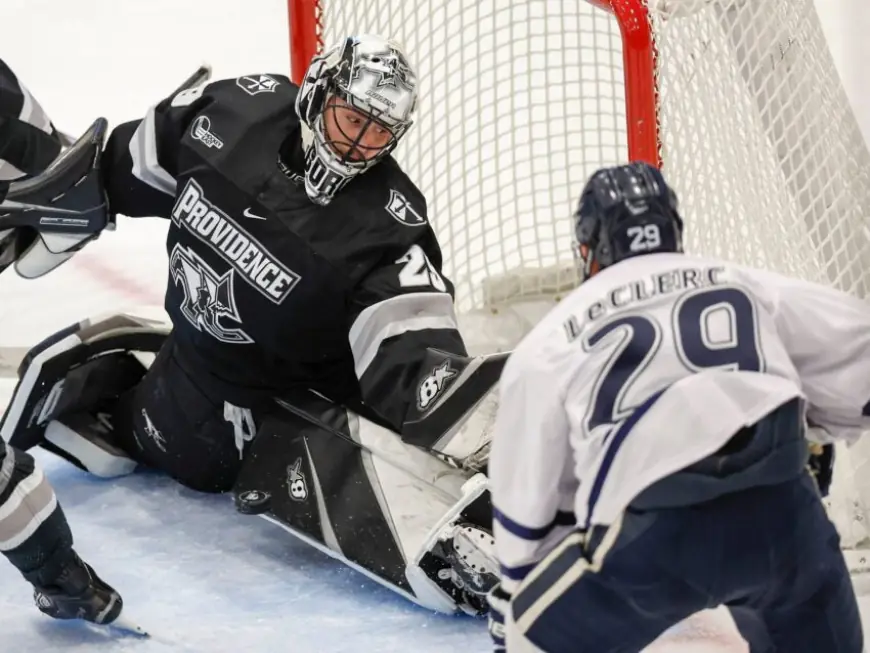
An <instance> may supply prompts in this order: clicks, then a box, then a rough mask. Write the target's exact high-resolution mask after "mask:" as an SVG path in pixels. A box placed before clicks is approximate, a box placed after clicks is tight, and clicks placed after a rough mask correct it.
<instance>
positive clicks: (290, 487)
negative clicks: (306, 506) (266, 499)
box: [287, 458, 308, 501]
mask: <svg viewBox="0 0 870 653" xmlns="http://www.w3.org/2000/svg"><path fill="white" fill-rule="evenodd" d="M287 491H288V492H289V493H290V498H291V499H293V501H305V500H306V499H307V498H308V483H307V482H306V481H305V474H303V473H302V458H297V459H296V462H295V463H293V464H292V465H288V466H287Z"/></svg>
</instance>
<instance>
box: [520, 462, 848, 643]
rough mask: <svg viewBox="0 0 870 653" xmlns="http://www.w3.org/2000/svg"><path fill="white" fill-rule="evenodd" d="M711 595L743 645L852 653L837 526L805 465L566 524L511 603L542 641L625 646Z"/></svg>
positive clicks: (525, 627)
mask: <svg viewBox="0 0 870 653" xmlns="http://www.w3.org/2000/svg"><path fill="white" fill-rule="evenodd" d="M718 605H727V606H729V607H730V608H732V614H733V615H735V621H736V622H737V624H738V627H739V629H740V631H741V634H743V636H744V638H746V639H747V641H749V643H750V651H751V653H773V652H776V653H822V652H824V653H861V651H862V648H863V634H862V630H861V621H860V616H859V614H858V606H857V602H856V599H855V594H854V590H853V587H852V583H851V579H850V577H849V573H848V570H847V569H846V565H845V561H844V560H843V555H842V553H841V551H840V545H839V537H838V535H837V532H836V530H835V529H834V526H833V524H832V523H831V522H830V520H829V519H828V517H827V514H826V513H825V510H824V507H823V505H822V503H821V501H820V499H819V497H818V494H817V491H816V487H815V485H814V483H813V481H812V480H811V478H810V477H809V476H808V475H804V476H801V477H799V478H797V479H795V480H793V481H789V482H786V483H782V484H779V485H772V486H767V487H757V488H752V489H749V490H744V491H741V492H735V493H733V494H729V495H725V496H722V497H719V498H717V499H714V500H712V501H709V502H707V503H703V504H699V505H694V506H690V507H681V508H670V509H664V510H655V511H646V512H637V511H628V512H626V513H625V515H624V518H623V519H622V520H621V522H617V523H615V524H614V525H612V526H610V527H609V528H596V529H594V530H593V531H592V532H591V533H590V534H588V535H585V536H584V535H581V534H580V533H576V534H573V535H570V536H569V537H568V538H566V539H565V540H564V541H563V543H562V544H561V545H560V546H558V547H557V548H556V549H555V550H554V551H553V552H552V553H551V554H550V555H549V556H548V557H547V558H545V559H544V560H543V561H542V562H541V563H540V564H539V565H538V566H537V567H535V569H534V570H532V572H531V573H530V574H529V576H528V577H527V578H526V580H525V581H524V582H523V584H522V585H521V586H520V588H519V589H518V591H517V592H516V593H515V594H514V598H513V601H512V603H511V610H512V613H513V618H514V621H515V622H516V623H517V627H518V629H519V630H520V632H522V633H523V634H524V635H525V637H527V638H528V639H529V640H530V641H531V642H532V643H534V644H535V645H536V646H537V647H538V648H539V649H540V650H542V651H545V652H546V653H636V652H638V651H641V650H642V649H643V648H644V647H645V646H647V645H648V644H649V643H650V642H652V641H653V640H654V639H655V638H656V637H658V636H659V635H660V634H661V633H663V632H664V631H665V630H667V629H668V628H669V627H671V626H673V625H675V624H677V623H678V622H679V621H681V620H682V619H684V618H686V617H688V616H690V615H692V614H694V613H696V612H699V611H701V610H704V609H705V608H712V607H716V606H718Z"/></svg>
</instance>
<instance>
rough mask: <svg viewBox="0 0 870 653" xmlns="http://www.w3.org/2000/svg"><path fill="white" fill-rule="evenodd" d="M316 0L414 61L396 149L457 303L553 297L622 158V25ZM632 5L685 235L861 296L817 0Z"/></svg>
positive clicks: (840, 107)
mask: <svg viewBox="0 0 870 653" xmlns="http://www.w3.org/2000/svg"><path fill="white" fill-rule="evenodd" d="M320 3H321V7H320V12H321V13H320V22H321V25H322V29H323V34H322V39H323V41H325V42H326V43H332V42H334V41H337V40H339V39H340V38H342V37H343V36H345V35H347V34H351V33H377V34H383V35H388V36H390V37H392V38H395V39H397V40H398V41H399V42H400V43H402V44H403V45H404V46H405V48H406V50H407V52H408V54H409V57H410V59H411V61H412V63H413V64H414V65H415V67H416V69H417V72H418V76H419V79H420V91H421V102H420V107H419V117H418V123H417V125H416V126H415V127H414V128H413V130H412V131H411V132H410V133H409V134H408V136H407V137H406V138H405V140H404V141H403V142H402V143H401V144H400V145H399V149H398V152H397V158H398V159H399V160H400V162H401V163H402V164H403V167H404V168H405V169H406V171H407V172H408V174H409V175H410V176H411V178H412V179H413V180H414V181H415V182H416V183H417V184H418V185H419V186H420V188H421V189H422V190H423V192H424V193H425V195H426V197H427V198H428V201H429V214H430V217H431V219H432V222H433V224H434V226H435V228H436V231H437V232H438V234H439V237H440V239H441V242H442V245H443V247H444V250H445V262H446V265H445V270H446V272H447V274H448V276H449V277H450V278H451V279H452V280H453V281H454V282H455V284H456V290H457V308H458V310H459V312H460V313H461V314H465V315H466V316H467V315H468V314H470V313H477V314H479V313H481V312H483V313H491V312H494V311H495V310H496V309H497V308H498V310H499V311H501V312H502V313H503V312H504V310H505V309H504V303H505V300H508V299H516V298H518V297H519V298H523V299H529V298H535V297H538V298H544V299H545V300H549V301H550V302H552V301H553V299H557V298H558V293H559V291H560V290H564V289H565V288H569V287H571V285H572V284H573V283H574V282H575V280H576V277H575V274H576V273H575V270H574V267H573V260H572V254H571V251H570V243H571V238H570V234H571V229H572V224H571V220H570V216H571V213H572V211H573V208H574V203H575V202H576V200H577V197H578V195H579V192H580V190H581V189H582V186H583V184H584V182H585V180H586V178H587V177H588V176H589V174H590V173H592V172H593V171H594V170H595V169H597V168H599V167H601V166H604V165H610V164H613V163H618V162H621V161H625V160H626V159H628V157H629V153H628V149H627V135H626V108H625V96H626V83H625V78H624V73H623V46H622V39H621V37H620V26H619V24H618V22H617V20H616V19H615V18H614V17H613V16H611V15H610V14H609V13H608V12H606V11H603V10H602V9H600V8H598V7H594V6H592V5H590V4H586V3H578V2H577V0H527V1H525V2H515V1H512V0H478V1H476V2H473V3H471V2H456V1H455V0H354V1H353V2H347V1H346V0H320ZM597 4H606V2H601V0H599V1H598V2H597ZM620 4H621V5H622V6H624V7H627V8H628V9H630V10H631V11H629V12H626V15H628V16H630V17H631V20H633V21H638V20H640V21H641V22H640V23H634V24H632V25H627V26H626V27H628V28H631V29H638V27H640V28H641V29H645V28H646V25H645V24H643V22H642V21H643V12H644V11H645V10H646V9H648V10H649V27H650V28H651V30H652V34H653V36H654V43H655V54H656V71H657V72H656V76H655V79H647V80H643V79H634V80H633V81H632V83H633V84H647V85H650V86H655V88H656V90H657V93H658V98H659V107H658V116H655V115H649V116H643V115H641V116H631V119H632V121H638V120H641V121H646V122H647V123H651V124H655V121H656V119H658V127H659V141H660V144H661V157H662V161H663V166H664V170H665V173H666V175H667V177H668V179H669V181H670V182H671V184H672V185H673V186H674V188H675V189H676V190H677V193H678V194H679V196H680V200H681V209H682V213H683V216H684V218H685V221H686V227H687V235H686V245H687V249H688V250H690V251H691V252H693V253H700V254H708V255H714V256H719V257H723V258H726V259H729V260H732V261H737V262H740V263H745V264H749V265H754V266H759V267H765V268H771V269H775V270H778V271H781V272H784V273H787V274H793V275H797V276H800V277H803V278H807V279H811V280H814V281H821V282H824V283H830V284H833V285H835V286H837V287H839V288H841V289H843V290H846V291H849V292H852V293H855V294H857V295H859V296H862V297H866V296H868V294H870V276H868V274H867V273H866V272H865V270H866V269H868V267H870V231H868V228H867V226H866V225H867V222H866V220H865V217H864V210H865V207H870V180H868V174H870V155H868V152H867V150H866V147H865V145H864V141H863V139H862V137H861V134H860V131H859V128H858V125H857V123H856V121H855V118H854V116H853V114H852V112H851V109H850V107H849V102H848V100H847V98H846V95H845V92H844V91H843V89H842V86H841V84H840V81H839V78H838V76H837V72H836V70H835V67H834V63H833V60H832V58H831V56H830V53H829V51H828V47H827V44H826V42H825V39H824V36H823V34H822V31H821V25H820V22H819V20H818V17H817V16H816V14H815V8H814V5H813V2H812V0H651V1H648V0H621V3H620ZM545 307H546V304H545V305H544V308H545ZM540 308H541V307H538V312H534V311H533V312H531V313H529V314H527V315H524V316H523V324H524V325H527V324H528V323H530V322H533V321H534V320H535V319H536V317H537V315H538V314H539V311H540ZM480 309H485V310H483V311H481V310H480ZM481 325H483V326H481ZM522 330H523V327H522V326H520V327H516V328H514V330H513V331H512V332H510V334H509V335H508V336H507V337H506V338H505V340H506V341H510V340H512V339H513V340H515V339H516V338H517V337H518V336H519V335H521V331H522ZM478 331H482V332H484V333H485V334H486V335H485V336H484V337H483V340H491V339H492V338H493V337H494V336H492V335H491V333H492V332H491V331H487V330H486V325H485V323H483V322H479V321H478V322H475V323H474V333H471V334H470V337H471V339H472V340H475V339H477V340H480V339H481V336H480V333H479V332H478ZM859 446H862V445H859ZM846 458H851V459H852V462H851V463H850V464H849V465H848V469H846V472H844V473H842V474H840V478H839V479H838V487H837V496H836V498H835V500H834V504H835V505H834V507H833V508H832V512H833V513H834V514H835V516H837V517H838V519H837V521H838V525H840V528H841V531H843V533H844V539H845V540H847V542H848V543H849V544H854V543H855V542H856V541H857V540H859V539H861V537H863V536H864V529H863V524H861V523H859V522H860V521H861V519H862V517H863V515H864V510H863V502H862V500H861V496H862V492H861V491H860V489H858V488H857V485H858V484H860V483H861V482H863V481H862V480H861V479H862V478H863V477H864V476H867V475H866V474H862V473H861V471H860V470H859V471H857V472H855V473H854V474H852V473H849V472H852V471H854V470H856V469H858V467H857V465H860V464H861V463H862V461H866V460H868V459H870V457H868V456H864V455H861V456H858V455H854V453H853V455H851V456H845V455H844V456H841V459H843V460H845V459H846ZM856 461H857V462H856ZM843 466H844V465H843V464H842V463H841V467H843ZM868 482H870V481H868ZM868 496H870V495H868Z"/></svg>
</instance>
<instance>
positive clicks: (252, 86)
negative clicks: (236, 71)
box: [236, 75, 281, 95]
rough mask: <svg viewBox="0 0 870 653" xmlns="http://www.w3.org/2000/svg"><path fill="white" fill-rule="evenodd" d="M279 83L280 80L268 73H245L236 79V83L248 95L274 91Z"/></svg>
mask: <svg viewBox="0 0 870 653" xmlns="http://www.w3.org/2000/svg"><path fill="white" fill-rule="evenodd" d="M280 84H281V82H279V81H278V80H277V79H275V78H274V77H271V76H269V75H245V76H244V77H239V78H238V79H237V80H236V85H237V86H238V87H239V88H240V89H242V90H243V91H244V92H245V93H247V94H248V95H259V94H260V93H274V92H275V89H276V88H277V87H278V86H279V85H280Z"/></svg>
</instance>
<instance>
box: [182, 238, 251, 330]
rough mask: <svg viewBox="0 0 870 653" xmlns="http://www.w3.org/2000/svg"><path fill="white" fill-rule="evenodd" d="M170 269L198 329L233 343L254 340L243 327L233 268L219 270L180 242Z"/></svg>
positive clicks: (190, 319) (186, 314)
mask: <svg viewBox="0 0 870 653" xmlns="http://www.w3.org/2000/svg"><path fill="white" fill-rule="evenodd" d="M169 272H170V274H171V275H172V279H173V281H175V283H176V285H178V286H180V287H181V290H182V292H183V293H184V300H183V301H182V303H181V313H182V315H184V317H185V318H187V321H188V322H190V323H191V324H192V325H193V326H194V327H195V328H196V330H197V331H202V332H204V333H207V334H209V335H210V336H213V337H214V338H217V339H218V340H220V341H221V342H226V343H230V344H245V343H250V342H254V340H253V338H251V336H249V335H248V334H247V333H245V332H244V331H243V330H242V329H241V328H240V327H236V326H231V325H230V324H228V322H229V323H232V322H235V323H236V324H241V323H242V318H241V317H240V316H239V311H238V309H237V308H236V298H235V292H234V290H233V272H234V270H233V269H229V270H227V271H226V272H224V273H223V274H218V273H217V272H215V271H214V269H212V268H211V267H210V266H209V265H208V263H206V262H205V261H204V260H203V259H202V258H200V256H199V255H197V253H196V252H194V251H193V250H190V249H187V248H184V247H182V246H181V245H176V246H175V247H174V248H173V249H172V254H171V255H170V257H169Z"/></svg>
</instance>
